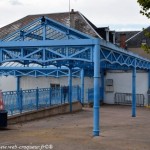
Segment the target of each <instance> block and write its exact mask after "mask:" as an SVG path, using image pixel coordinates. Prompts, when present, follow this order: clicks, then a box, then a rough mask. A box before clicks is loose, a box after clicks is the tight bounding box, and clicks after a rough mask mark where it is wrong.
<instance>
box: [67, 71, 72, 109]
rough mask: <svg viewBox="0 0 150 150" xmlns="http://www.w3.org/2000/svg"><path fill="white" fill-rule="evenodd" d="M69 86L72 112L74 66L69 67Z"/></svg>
mask: <svg viewBox="0 0 150 150" xmlns="http://www.w3.org/2000/svg"><path fill="white" fill-rule="evenodd" d="M68 87H69V95H68V96H69V104H70V112H72V68H69V76H68Z"/></svg>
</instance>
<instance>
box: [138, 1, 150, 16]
mask: <svg viewBox="0 0 150 150" xmlns="http://www.w3.org/2000/svg"><path fill="white" fill-rule="evenodd" d="M137 2H138V3H139V4H140V6H141V11H140V13H141V14H142V15H145V16H146V17H147V18H150V0H137Z"/></svg>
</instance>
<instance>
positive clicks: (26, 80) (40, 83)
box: [20, 77, 93, 100]
mask: <svg viewBox="0 0 150 150" xmlns="http://www.w3.org/2000/svg"><path fill="white" fill-rule="evenodd" d="M72 82H73V83H72V84H73V85H79V86H80V84H81V83H80V78H74V77H73V78H72ZM20 84H21V86H20V88H22V89H35V88H37V87H38V88H49V87H50V84H60V86H64V85H68V78H67V77H61V78H54V77H38V78H35V77H21V83H20ZM84 86H85V91H84V97H85V100H87V89H88V88H93V78H89V77H85V79H84Z"/></svg>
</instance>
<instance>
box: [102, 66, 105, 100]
mask: <svg viewBox="0 0 150 150" xmlns="http://www.w3.org/2000/svg"><path fill="white" fill-rule="evenodd" d="M104 92H105V91H104V70H103V69H102V70H101V99H102V102H103V101H104Z"/></svg>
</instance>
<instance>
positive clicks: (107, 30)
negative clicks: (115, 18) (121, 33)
mask: <svg viewBox="0 0 150 150" xmlns="http://www.w3.org/2000/svg"><path fill="white" fill-rule="evenodd" d="M105 31H106V41H107V42H109V27H106V28H105Z"/></svg>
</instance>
